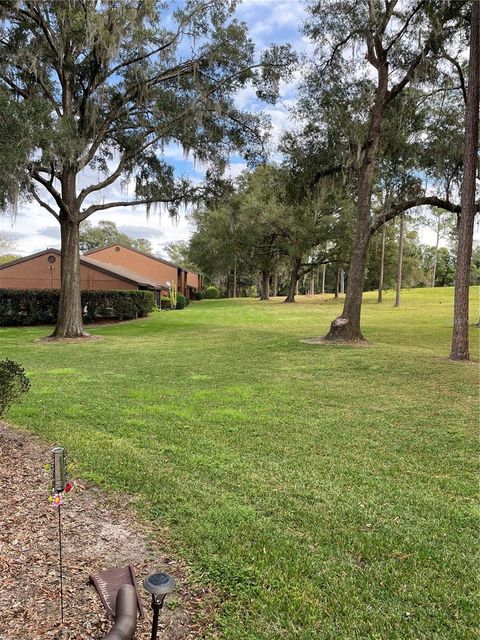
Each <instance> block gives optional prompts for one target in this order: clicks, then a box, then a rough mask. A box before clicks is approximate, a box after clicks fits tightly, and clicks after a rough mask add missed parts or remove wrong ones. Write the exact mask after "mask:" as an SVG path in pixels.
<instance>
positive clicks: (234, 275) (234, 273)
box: [233, 256, 237, 298]
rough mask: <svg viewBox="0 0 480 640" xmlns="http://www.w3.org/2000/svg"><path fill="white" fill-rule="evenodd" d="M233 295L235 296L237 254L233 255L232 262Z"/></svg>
mask: <svg viewBox="0 0 480 640" xmlns="http://www.w3.org/2000/svg"><path fill="white" fill-rule="evenodd" d="M233 297H234V298H236V297H237V256H235V259H234V263H233Z"/></svg>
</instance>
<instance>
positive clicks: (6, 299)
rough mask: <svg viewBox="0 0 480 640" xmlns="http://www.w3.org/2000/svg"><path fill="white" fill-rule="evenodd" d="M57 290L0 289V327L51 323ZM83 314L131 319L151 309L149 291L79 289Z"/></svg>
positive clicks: (89, 319) (56, 308)
mask: <svg viewBox="0 0 480 640" xmlns="http://www.w3.org/2000/svg"><path fill="white" fill-rule="evenodd" d="M59 296H60V294H59V291H58V290H57V289H27V290H22V289H0V326H14V325H21V326H26V325H32V324H51V323H54V322H55V321H56V318H57V313H58V303H59ZM82 309H83V317H84V319H85V320H86V321H87V322H92V321H94V320H96V319H98V318H118V319H120V320H131V319H133V318H144V317H145V316H147V315H148V313H149V312H150V311H151V310H152V309H153V294H152V292H151V291H114V290H112V291H82Z"/></svg>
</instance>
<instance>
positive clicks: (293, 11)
mask: <svg viewBox="0 0 480 640" xmlns="http://www.w3.org/2000/svg"><path fill="white" fill-rule="evenodd" d="M236 15H237V17H238V18H239V19H240V20H243V21H245V22H246V23H247V25H248V27H249V32H250V37H251V38H252V39H253V41H254V42H255V45H256V48H257V53H260V51H261V50H262V49H264V48H266V47H268V46H269V45H271V44H282V43H287V42H289V43H291V44H292V46H293V48H294V49H295V50H296V51H298V52H308V51H310V50H311V45H310V43H309V42H308V41H307V40H306V39H305V38H304V37H303V36H302V34H301V27H302V24H303V20H304V19H305V11H304V3H303V0H243V2H241V3H239V6H238V9H237V13H236ZM297 82H298V78H293V79H292V80H291V81H290V82H289V83H287V84H285V83H284V84H282V85H281V91H280V100H279V101H278V103H277V104H276V105H273V106H272V105H266V104H264V103H261V102H259V101H258V99H257V97H256V95H255V91H254V90H253V89H252V88H251V87H247V88H245V89H244V90H242V91H241V92H240V93H239V94H238V95H237V98H236V103H237V106H238V107H239V108H243V109H246V110H249V111H263V112H265V113H267V114H268V115H269V117H270V120H271V124H272V131H271V133H272V146H274V145H275V143H276V142H277V141H278V139H279V138H280V136H281V134H282V132H283V131H285V130H286V129H288V128H291V127H292V126H293V123H292V122H291V121H290V118H289V114H288V108H289V107H291V106H292V105H293V104H294V103H295V96H296V88H297ZM165 159H166V160H167V161H169V162H171V163H172V164H174V165H175V167H176V170H177V172H178V173H179V174H187V175H190V176H192V177H193V178H196V179H198V180H200V179H201V176H202V173H201V168H198V167H196V168H195V167H194V166H193V163H192V161H191V160H186V159H185V158H184V154H183V151H182V150H181V149H180V148H178V147H176V146H173V145H171V146H169V147H167V148H166V149H165ZM245 166H246V165H245V162H244V161H243V160H242V158H240V157H233V158H231V163H230V167H229V169H228V172H227V173H228V174H229V175H230V176H232V177H236V176H238V175H239V174H240V173H241V171H242V170H243V169H244V168H245ZM89 173H90V174H91V175H89ZM89 178H90V179H92V180H94V181H97V179H98V176H97V175H96V174H92V172H89V171H86V175H85V176H84V177H83V179H82V180H81V181H80V185H79V186H80V187H81V186H84V184H85V183H87V182H88V180H89ZM82 183H83V184H82ZM102 197H103V198H104V200H105V201H113V200H118V199H122V200H124V199H125V192H124V191H122V190H121V188H120V184H119V183H117V184H115V185H112V186H111V187H109V188H108V189H107V190H105V191H104V192H103V193H102ZM89 220H90V222H92V223H93V224H96V223H98V222H99V221H100V220H113V221H114V222H116V223H117V225H118V227H119V229H120V230H121V231H123V232H124V233H127V234H128V235H130V236H132V237H142V238H148V239H149V240H150V241H151V243H152V246H153V248H154V251H155V252H156V253H158V254H162V253H164V247H165V245H166V244H167V243H169V242H172V241H178V240H187V239H188V238H189V237H190V235H191V234H192V232H193V227H192V225H191V224H190V222H189V220H188V217H187V216H185V215H181V216H180V218H179V219H178V221H176V222H173V221H172V220H171V219H170V218H169V217H168V215H167V214H166V213H164V214H158V213H152V214H151V216H150V218H149V219H147V218H146V215H145V208H144V207H138V208H136V209H132V208H131V207H125V208H118V209H111V210H108V211H105V212H99V213H98V214H94V215H93V216H91V217H90V218H89ZM1 230H4V231H8V232H10V233H12V234H13V236H14V239H15V242H16V250H15V253H17V254H21V255H27V254H30V253H33V252H35V251H41V250H43V249H46V248H47V247H56V248H59V247H60V232H59V225H58V223H57V221H56V220H55V219H54V218H53V216H51V215H50V214H49V213H47V212H46V211H44V210H42V209H40V208H39V206H38V205H37V204H36V203H27V204H20V206H19V209H18V213H17V216H16V218H15V219H13V218H12V217H11V216H8V215H6V216H4V217H2V218H0V231H1ZM419 235H420V240H421V241H422V242H428V243H432V242H433V236H432V234H431V232H429V231H428V230H425V229H423V230H422V229H420V231H419Z"/></svg>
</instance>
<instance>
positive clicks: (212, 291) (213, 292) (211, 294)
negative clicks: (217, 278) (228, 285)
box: [205, 286, 220, 300]
mask: <svg viewBox="0 0 480 640" xmlns="http://www.w3.org/2000/svg"><path fill="white" fill-rule="evenodd" d="M205 297H206V298H208V299H209V300H215V299H216V298H218V297H220V291H219V290H218V289H217V287H214V286H210V287H207V288H206V289H205Z"/></svg>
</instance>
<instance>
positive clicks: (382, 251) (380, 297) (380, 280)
mask: <svg viewBox="0 0 480 640" xmlns="http://www.w3.org/2000/svg"><path fill="white" fill-rule="evenodd" d="M384 270H385V223H383V225H382V245H381V249H380V274H379V276H378V298H377V302H378V303H379V304H380V303H381V302H382V301H383V277H384V276H383V274H384Z"/></svg>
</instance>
